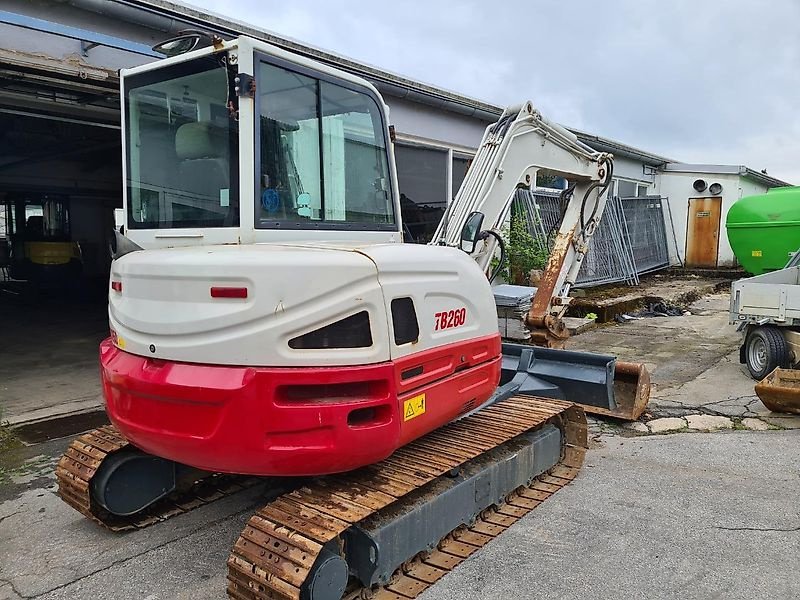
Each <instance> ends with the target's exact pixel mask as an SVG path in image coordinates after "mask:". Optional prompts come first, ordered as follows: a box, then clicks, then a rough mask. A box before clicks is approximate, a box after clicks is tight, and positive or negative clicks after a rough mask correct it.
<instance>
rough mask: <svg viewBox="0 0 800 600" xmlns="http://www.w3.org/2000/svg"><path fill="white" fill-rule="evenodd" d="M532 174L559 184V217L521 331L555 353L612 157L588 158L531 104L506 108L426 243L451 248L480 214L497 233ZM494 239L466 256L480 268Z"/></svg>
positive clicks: (491, 251)
mask: <svg viewBox="0 0 800 600" xmlns="http://www.w3.org/2000/svg"><path fill="white" fill-rule="evenodd" d="M540 170H546V171H547V173H548V174H555V175H558V176H559V177H563V178H564V179H565V180H567V181H568V182H569V187H568V188H567V189H566V190H564V191H563V192H562V204H563V208H562V217H561V223H560V225H559V229H558V231H557V233H556V235H555V238H554V240H553V243H552V247H551V250H550V257H549V259H548V262H547V265H546V266H545V268H544V272H543V275H542V277H541V280H540V282H539V285H538V287H537V290H536V294H535V295H534V297H533V299H532V301H531V308H530V311H529V312H528V315H527V318H526V324H527V326H528V327H529V329H531V330H532V336H531V339H532V340H533V342H534V343H536V344H537V345H541V346H547V347H563V346H564V343H565V341H566V338H567V337H568V335H569V333H568V331H567V329H566V327H564V324H563V322H562V320H561V319H562V317H563V316H564V314H565V312H566V309H567V306H568V305H569V302H570V298H569V291H570V289H571V288H572V286H573V285H574V284H575V281H576V279H577V276H578V271H579V270H580V267H581V264H582V260H583V257H584V256H585V255H586V252H587V251H588V245H589V241H590V239H591V238H592V236H593V235H594V232H595V230H596V228H597V225H598V224H599V223H600V219H601V218H602V216H603V211H604V209H605V203H606V197H605V195H604V192H605V191H606V189H607V188H608V185H609V183H610V182H611V177H612V174H613V157H612V156H611V155H610V154H607V153H603V152H596V151H595V150H593V149H591V148H590V147H588V146H587V145H585V144H583V143H582V142H580V141H579V140H578V138H577V137H576V136H575V135H574V134H573V133H571V132H569V131H567V130H566V129H564V128H563V127H561V126H560V125H557V124H555V123H552V122H550V121H548V120H547V119H545V118H544V117H543V116H542V115H541V114H540V113H539V112H538V111H537V110H536V109H535V108H534V107H533V104H532V103H531V102H526V103H525V104H523V105H520V106H512V107H509V108H507V109H506V110H505V111H504V112H503V114H502V116H501V117H500V119H499V120H498V121H497V123H494V124H493V125H490V126H489V127H487V128H486V131H485V133H484V135H483V139H482V140H481V144H480V146H479V148H478V153H477V154H476V156H475V159H474V160H473V162H472V165H471V167H470V169H469V171H468V172H467V176H466V178H465V179H464V182H463V184H462V186H461V188H460V189H459V191H458V194H457V195H456V197H455V199H454V200H453V202H452V204H451V205H450V207H448V211H447V213H446V214H445V216H444V218H443V219H442V221H441V222H440V224H439V227H438V229H437V230H436V233H435V234H434V237H433V241H432V242H431V243H433V244H445V245H451V246H457V245H459V243H460V241H461V239H462V238H463V236H462V233H463V230H464V226H465V225H466V224H467V222H468V220H469V219H470V216H471V215H474V214H475V213H480V214H483V215H484V221H483V222H484V223H489V224H490V225H489V228H488V229H489V231H491V232H493V233H494V234H499V233H500V231H501V229H502V227H503V225H504V224H505V223H506V221H507V220H508V218H509V211H510V210H511V204H512V198H513V195H514V192H515V190H517V189H518V188H525V189H531V188H533V187H535V186H536V181H537V175H538V173H539V171H540ZM496 239H497V235H494V236H490V237H485V238H484V240H485V241H484V243H483V244H481V245H479V246H478V247H476V249H475V251H474V253H473V256H474V258H475V260H476V261H477V262H478V264H479V265H480V266H481V267H482V268H483V269H484V270H487V269H488V268H489V264H490V261H491V259H492V257H493V256H494V254H495V249H496V243H495V240H496Z"/></svg>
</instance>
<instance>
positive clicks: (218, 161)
mask: <svg viewBox="0 0 800 600" xmlns="http://www.w3.org/2000/svg"><path fill="white" fill-rule="evenodd" d="M229 145H230V141H229V137H228V133H227V131H225V129H223V128H222V127H219V126H217V125H214V124H213V123H211V122H208V121H198V122H195V123H185V124H184V125H181V126H180V127H179V128H178V131H177V132H176V133H175V154H177V155H178V159H179V160H180V163H179V165H178V181H179V182H180V186H179V189H180V190H182V191H186V192H192V193H195V194H198V195H202V196H210V197H212V198H216V199H219V197H220V190H223V189H229V188H230V163H229V161H228V155H229Z"/></svg>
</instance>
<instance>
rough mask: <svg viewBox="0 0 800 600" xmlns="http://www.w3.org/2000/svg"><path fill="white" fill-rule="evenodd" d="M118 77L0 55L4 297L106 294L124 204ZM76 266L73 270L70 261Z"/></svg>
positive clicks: (0, 231) (44, 59)
mask: <svg viewBox="0 0 800 600" xmlns="http://www.w3.org/2000/svg"><path fill="white" fill-rule="evenodd" d="M117 86H118V79H117V77H116V74H114V73H112V72H108V71H105V70H101V69H96V68H90V67H86V66H84V65H81V64H79V63H74V64H73V63H71V62H70V61H68V60H59V61H56V60H54V59H50V58H48V57H46V56H36V55H31V54H25V53H19V52H11V51H0V205H2V208H0V257H4V258H2V260H4V261H5V264H6V268H4V270H3V278H4V279H5V281H4V282H3V286H4V289H5V291H6V292H7V293H25V294H27V293H29V292H33V293H34V295H35V294H38V293H40V292H42V291H46V292H47V293H58V294H69V295H70V297H71V298H70V299H76V298H77V299H80V298H85V297H88V296H91V295H92V294H94V293H96V291H97V288H98V287H100V288H104V283H102V282H104V280H105V278H106V275H107V272H108V265H109V259H108V252H107V250H106V248H107V245H108V238H109V232H110V231H111V229H112V227H113V226H114V218H113V215H114V209H115V208H119V207H121V206H122V192H121V179H122V174H121V173H122V171H121V143H120V134H119V125H118V122H119V93H118V88H117ZM76 263H77V265H76Z"/></svg>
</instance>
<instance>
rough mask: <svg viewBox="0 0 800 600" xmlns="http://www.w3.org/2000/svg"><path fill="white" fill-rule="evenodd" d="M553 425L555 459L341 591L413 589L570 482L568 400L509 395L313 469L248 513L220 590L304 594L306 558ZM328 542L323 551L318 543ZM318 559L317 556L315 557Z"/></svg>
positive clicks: (579, 425) (579, 431)
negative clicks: (416, 434) (387, 447)
mask: <svg viewBox="0 0 800 600" xmlns="http://www.w3.org/2000/svg"><path fill="white" fill-rule="evenodd" d="M548 424H549V425H553V426H555V427H556V428H557V429H558V430H559V431H560V434H561V444H562V446H561V460H560V462H559V463H558V464H556V465H555V466H554V467H552V468H550V469H549V470H548V471H547V472H545V473H544V474H542V475H540V476H538V477H536V478H535V479H534V480H533V481H532V483H531V484H530V485H529V486H527V487H524V486H523V487H519V488H517V489H516V490H514V491H512V492H511V493H510V494H509V495H507V496H506V497H505V498H504V501H502V502H500V503H499V504H494V505H493V506H491V507H489V508H488V509H487V510H484V511H483V512H482V513H481V514H478V515H475V521H474V523H473V524H471V525H468V526H463V527H460V528H457V529H456V530H454V531H451V532H450V534H448V535H447V536H445V538H444V539H441V540H440V541H439V543H438V545H437V547H436V548H435V549H433V550H432V551H426V552H422V553H419V554H417V555H416V556H413V557H409V559H408V560H406V561H404V563H403V564H402V565H398V568H397V570H396V571H395V573H394V575H393V576H392V577H391V579H390V581H389V582H388V583H386V584H385V585H373V586H370V588H365V587H363V586H361V584H360V583H358V581H356V580H354V578H352V577H351V579H350V581H349V582H348V585H347V588H346V590H345V593H344V597H346V598H353V599H355V598H373V597H374V598H379V599H383V598H395V599H408V598H415V597H416V596H417V595H419V594H420V593H421V592H422V591H424V590H425V589H426V588H427V587H428V586H430V585H431V584H433V583H434V582H435V581H437V580H438V579H439V578H441V577H442V576H443V575H444V574H445V573H447V572H448V571H449V570H451V569H453V568H454V567H455V566H457V565H458V564H459V563H461V562H462V561H463V560H464V559H466V558H467V557H468V556H470V555H471V554H472V553H474V552H475V551H476V550H477V549H478V548H480V547H481V546H483V545H484V544H486V543H487V542H489V541H490V540H491V539H492V538H494V537H496V536H497V535H499V534H500V533H501V532H503V531H504V530H505V529H506V528H508V527H509V526H510V525H512V524H513V523H515V522H516V521H517V520H519V519H520V518H522V517H523V516H525V515H526V514H527V513H528V512H530V511H531V510H533V509H534V508H536V506H538V505H539V504H540V503H541V502H542V501H544V500H545V499H547V498H548V497H549V496H551V495H552V494H554V493H555V492H557V491H558V490H560V489H561V488H562V487H564V486H565V485H567V484H568V483H569V482H570V481H572V480H573V479H574V478H575V476H576V475H577V473H578V471H579V470H580V467H581V464H582V463H583V459H584V455H585V452H586V446H587V428H586V418H585V415H584V413H583V411H582V410H581V409H580V408H579V407H577V406H576V405H574V404H570V403H568V402H562V401H558V400H548V399H543V398H533V397H525V396H517V397H514V398H510V399H507V400H504V401H502V402H499V403H497V404H494V405H492V406H490V407H487V408H486V409H483V410H481V411H479V412H477V413H475V414H473V415H471V416H468V417H466V418H464V419H461V420H459V421H456V422H454V423H451V424H449V425H446V426H445V427H443V428H441V429H439V430H437V431H434V432H433V433H430V434H428V435H427V436H425V437H423V438H420V439H419V440H417V441H415V442H412V443H411V444H409V445H408V446H405V447H403V448H401V449H399V450H398V451H397V452H395V453H394V454H393V455H392V456H391V457H390V458H388V459H386V460H384V461H382V462H380V463H378V464H375V465H371V466H369V467H365V468H363V469H359V470H357V471H354V472H351V473H347V474H344V475H340V476H335V477H320V478H316V479H314V480H312V481H311V482H310V483H308V484H306V485H304V486H303V487H301V488H299V489H296V490H294V491H292V492H290V493H287V494H284V495H282V496H280V497H278V498H277V499H276V500H274V501H273V502H270V503H269V504H267V505H266V506H264V507H263V508H262V509H260V510H259V511H258V512H257V513H256V514H255V515H253V516H252V517H251V518H250V520H249V521H248V523H247V525H246V527H245V528H244V530H243V531H242V533H241V535H240V537H239V539H238V540H237V541H236V544H235V545H234V548H233V551H232V553H231V555H230V557H229V559H228V595H229V596H230V597H232V598H236V599H239V600H257V599H270V600H274V599H287V600H301V599H303V600H305V599H306V598H309V597H312V596H313V594H310V593H309V585H310V584H311V579H310V578H313V577H314V576H315V572H314V571H315V568H316V567H315V563H317V564H318V560H321V559H320V556H321V555H322V554H323V553H324V552H325V551H328V552H329V551H330V548H331V547H333V548H335V549H336V552H335V553H336V554H343V555H344V558H345V559H347V544H346V543H345V542H344V537H343V534H345V532H346V531H347V530H348V529H350V528H353V527H355V526H358V525H359V524H361V523H364V522H365V520H366V519H368V518H375V517H376V516H380V515H382V514H384V513H388V514H390V516H389V517H388V518H389V519H391V513H392V511H393V510H397V509H396V508H395V507H396V506H397V505H398V504H400V503H402V502H403V501H406V500H407V499H408V497H409V495H413V500H412V501H413V502H419V503H424V502H426V501H427V499H426V496H425V490H426V489H427V488H429V487H430V486H431V485H433V484H434V483H435V482H437V481H439V480H441V479H442V478H446V477H448V475H449V474H452V473H453V471H454V470H456V469H460V468H462V467H464V466H467V465H469V464H471V462H474V461H476V460H479V459H480V458H481V457H482V456H483V455H485V454H486V453H488V452H491V451H494V450H496V449H498V448H501V447H503V446H504V445H509V444H513V443H514V441H515V440H518V439H519V438H520V436H522V435H523V434H528V433H530V432H535V431H537V430H540V429H542V428H543V427H545V426H546V425H548ZM326 549H327V550H326ZM323 558H324V557H323Z"/></svg>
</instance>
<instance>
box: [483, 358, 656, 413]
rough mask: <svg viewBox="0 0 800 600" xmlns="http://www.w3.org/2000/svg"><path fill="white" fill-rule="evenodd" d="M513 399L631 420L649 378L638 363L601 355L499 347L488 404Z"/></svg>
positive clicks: (646, 394) (641, 402)
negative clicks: (559, 403)
mask: <svg viewBox="0 0 800 600" xmlns="http://www.w3.org/2000/svg"><path fill="white" fill-rule="evenodd" d="M515 394H523V395H528V396H542V397H547V398H557V399H559V400H568V401H570V402H573V403H575V404H579V405H580V406H581V407H582V408H583V409H584V410H585V411H586V412H588V413H593V414H597V415H603V416H605V417H613V418H616V419H623V420H628V421H635V420H636V419H638V418H639V417H640V416H641V415H642V413H643V412H644V409H645V407H646V406H647V402H648V400H649V399H650V374H649V373H648V372H647V369H646V368H645V366H644V365H642V364H638V363H629V362H622V361H617V360H616V358H615V357H613V356H608V355H604V354H594V353H592V352H575V351H573V350H555V349H552V348H542V347H539V346H527V345H523V344H503V362H502V371H501V376H500V387H499V388H498V390H497V392H496V394H495V396H496V399H493V400H491V401H497V400H499V399H502V398H505V397H508V396H510V395H515ZM491 401H490V402H491Z"/></svg>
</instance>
